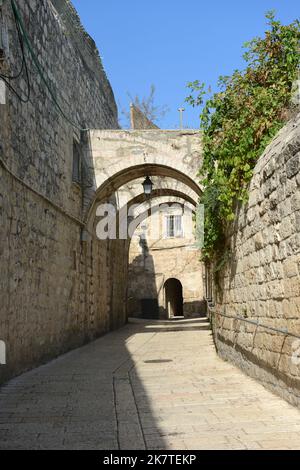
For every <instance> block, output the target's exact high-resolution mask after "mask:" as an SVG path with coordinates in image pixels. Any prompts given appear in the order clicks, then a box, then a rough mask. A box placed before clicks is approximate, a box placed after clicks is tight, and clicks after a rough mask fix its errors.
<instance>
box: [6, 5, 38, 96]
mask: <svg viewBox="0 0 300 470" xmlns="http://www.w3.org/2000/svg"><path fill="white" fill-rule="evenodd" d="M14 20H15V24H16V29H17V32H18V38H19V44H20V49H21V52H22V65H21V69H20V71H19V72H18V73H17V74H16V75H11V76H9V75H4V74H3V73H0V79H1V80H3V82H4V83H5V84H6V85H7V87H8V89H9V90H10V91H11V92H12V93H14V94H15V95H16V96H17V98H18V100H19V101H21V102H22V103H24V104H26V103H28V102H29V100H30V92H31V90H30V80H29V73H28V67H27V63H26V58H25V49H24V43H23V39H22V33H21V30H20V26H19V24H18V22H17V18H16V16H15V14H14ZM24 69H25V74H26V82H27V96H26V98H23V97H22V96H21V95H20V94H19V93H18V91H17V90H16V89H15V88H14V87H13V86H12V85H11V84H10V82H9V80H17V79H18V78H20V76H21V75H22V73H23V70H24Z"/></svg>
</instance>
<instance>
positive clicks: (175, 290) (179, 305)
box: [165, 278, 183, 318]
mask: <svg viewBox="0 0 300 470" xmlns="http://www.w3.org/2000/svg"><path fill="white" fill-rule="evenodd" d="M165 300H166V311H167V315H168V317H169V318H172V317H182V316H183V295H182V284H181V282H180V281H178V279H175V278H171V279H168V280H167V281H166V283H165Z"/></svg>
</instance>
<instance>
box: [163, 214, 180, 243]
mask: <svg viewBox="0 0 300 470" xmlns="http://www.w3.org/2000/svg"><path fill="white" fill-rule="evenodd" d="M182 236H183V230H182V215H167V217H166V237H167V238H175V237H176V238H180V237H182Z"/></svg>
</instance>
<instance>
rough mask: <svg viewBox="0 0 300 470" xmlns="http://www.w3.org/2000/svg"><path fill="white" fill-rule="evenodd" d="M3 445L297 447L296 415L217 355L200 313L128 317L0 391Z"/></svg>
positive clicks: (299, 438)
mask: <svg viewBox="0 0 300 470" xmlns="http://www.w3.org/2000/svg"><path fill="white" fill-rule="evenodd" d="M0 433H1V434H0V448H1V449H112V450H113V449H145V448H146V449H151V450H153V449H190V450H191V449H289V448H294V449H295V448H297V449H300V412H299V411H298V410H297V409H296V408H293V407H292V406H290V405H289V404H288V403H286V402H285V401H283V400H282V399H280V398H277V397H276V396H274V395H273V394H272V393H270V392H268V391H267V390H265V389H264V388H263V387H262V386H261V385H259V384H258V383H256V382H255V381H254V380H252V379H250V378H248V377H246V376H245V375H244V374H243V373H242V372H240V371H239V370H238V369H236V368H235V367H233V366H232V365H230V364H228V363H226V362H223V361H222V360H221V359H219V358H218V357H217V355H216V352H215V349H214V346H213V341H212V337H211V332H210V331H209V327H208V324H207V323H206V321H205V319H194V320H184V321H177V322H172V323H163V322H152V323H151V322H139V321H135V322H134V323H131V324H129V325H127V326H126V327H124V328H122V329H121V330H119V331H117V332H115V333H111V334H109V335H107V336H105V337H103V338H101V339H99V340H97V341H95V342H94V343H92V344H90V345H87V346H85V347H83V348H81V349H78V350H76V351H74V352H71V353H69V354H67V355H65V356H62V357H60V358H59V359H57V360H55V361H53V362H51V363H49V364H47V365H45V366H42V367H40V368H38V369H35V370H34V371H32V372H29V373H27V374H24V375H22V376H21V377H19V378H17V379H15V380H13V381H11V382H10V383H9V384H8V385H6V386H5V387H3V388H2V389H1V392H0Z"/></svg>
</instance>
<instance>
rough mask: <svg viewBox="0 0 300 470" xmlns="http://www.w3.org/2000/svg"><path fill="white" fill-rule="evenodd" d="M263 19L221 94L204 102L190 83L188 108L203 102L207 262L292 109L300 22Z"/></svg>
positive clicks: (202, 87)
mask: <svg viewBox="0 0 300 470" xmlns="http://www.w3.org/2000/svg"><path fill="white" fill-rule="evenodd" d="M266 18H267V20H268V27H269V28H268V30H267V32H266V33H265V36H264V37H263V38H255V39H253V40H252V41H250V42H248V43H246V44H245V47H246V52H245V54H244V59H245V61H246V68H245V70H243V71H239V70H236V71H235V72H234V73H233V74H232V75H231V76H223V77H220V79H219V88H220V91H218V92H217V93H214V94H210V96H209V98H208V99H207V101H206V102H205V104H204V98H205V96H206V91H205V85H204V84H203V83H200V82H199V81H194V82H190V83H189V84H188V88H189V89H190V96H188V97H187V99H186V101H187V102H188V103H189V104H191V105H192V106H202V105H203V104H204V107H203V110H202V113H201V116H200V121H201V130H202V132H203V145H204V161H203V167H202V168H201V170H200V175H199V176H200V177H201V179H202V184H203V186H204V193H203V196H202V200H201V202H202V203H203V204H204V205H205V240H204V249H203V258H204V259H206V260H209V259H212V258H213V257H214V255H216V254H217V253H220V252H222V250H223V248H224V239H225V235H224V234H225V233H226V229H227V227H228V225H229V224H230V223H231V222H232V221H233V220H234V218H235V208H236V205H237V204H238V203H239V202H241V203H245V202H246V201H247V198H248V185H249V182H250V180H251V178H252V175H253V169H254V166H255V164H256V162H257V160H258V158H259V156H260V155H261V154H262V152H263V151H264V149H265V148H266V146H267V145H268V143H269V142H270V141H271V139H272V138H273V137H274V136H275V134H276V133H277V132H278V130H279V129H280V128H281V127H282V126H283V124H284V123H285V121H286V120H287V119H288V117H289V115H290V111H291V106H292V105H291V103H292V100H291V98H292V90H293V84H294V83H295V80H296V79H297V78H298V74H299V42H300V23H299V21H298V20H296V21H294V22H293V23H291V24H289V25H287V26H285V25H282V24H281V23H280V22H279V21H277V20H276V19H275V16H274V13H273V12H269V13H268V14H267V15H266Z"/></svg>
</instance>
